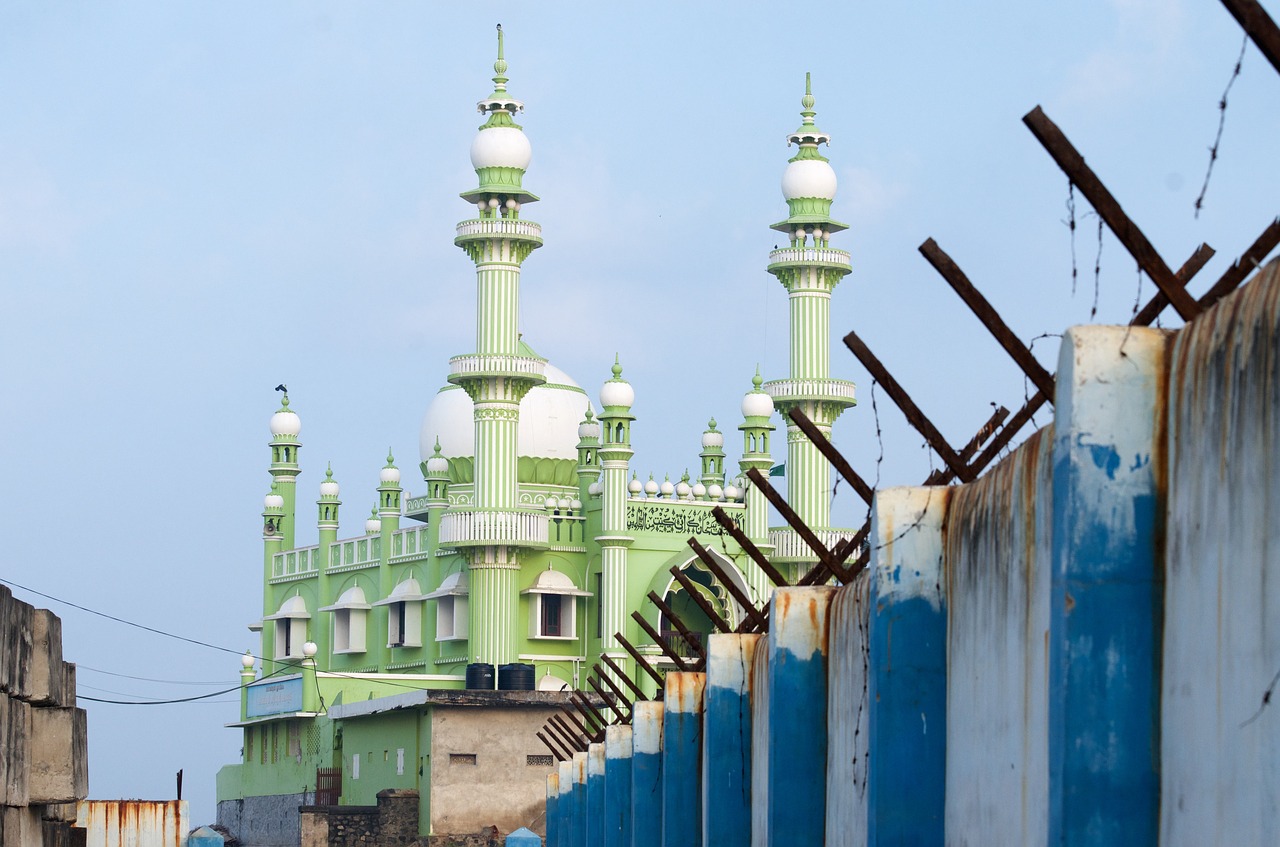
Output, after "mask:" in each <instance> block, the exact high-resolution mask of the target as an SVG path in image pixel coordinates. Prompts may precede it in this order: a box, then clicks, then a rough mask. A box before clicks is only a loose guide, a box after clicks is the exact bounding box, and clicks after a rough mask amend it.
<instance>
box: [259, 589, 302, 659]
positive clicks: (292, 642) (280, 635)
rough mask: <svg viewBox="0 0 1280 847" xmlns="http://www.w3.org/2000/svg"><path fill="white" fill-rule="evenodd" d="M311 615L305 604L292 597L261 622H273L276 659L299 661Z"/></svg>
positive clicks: (299, 599) (296, 597)
mask: <svg viewBox="0 0 1280 847" xmlns="http://www.w3.org/2000/svg"><path fill="white" fill-rule="evenodd" d="M310 618H311V614H310V613H309V612H308V611H307V602H306V601H305V600H303V599H302V598H301V597H298V596H294V597H290V598H288V599H287V600H285V601H284V602H283V603H281V604H280V611H278V612H276V613H275V614H274V615H267V616H266V617H265V618H263V620H267V621H274V622H275V647H276V655H275V657H276V659H301V658H302V645H303V644H305V643H306V641H307V621H308V620H309V619H310Z"/></svg>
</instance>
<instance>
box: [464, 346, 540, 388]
mask: <svg viewBox="0 0 1280 847" xmlns="http://www.w3.org/2000/svg"><path fill="white" fill-rule="evenodd" d="M546 367H547V360H546V359H540V358H538V357H537V356H503V355H501V354H497V353H464V354H463V355H461V356H454V357H453V358H452V359H450V360H449V381H450V382H453V381H454V380H455V378H457V377H467V376H475V375H480V374H484V375H486V376H489V375H501V376H525V377H535V378H540V381H541V380H545V377H543V373H544V371H545V370H546Z"/></svg>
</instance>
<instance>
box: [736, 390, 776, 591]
mask: <svg viewBox="0 0 1280 847" xmlns="http://www.w3.org/2000/svg"><path fill="white" fill-rule="evenodd" d="M763 384H764V381H763V380H762V379H761V378H760V369H759V368H756V375H755V376H754V377H752V378H751V386H752V387H751V390H750V391H748V392H747V393H746V394H745V395H744V396H743V398H742V424H741V425H740V426H739V427H738V429H739V430H741V431H742V459H741V460H740V461H739V462H738V467H739V469H741V470H742V473H743V474H746V472H747V471H749V470H751V469H752V468H755V469H756V470H758V471H760V473H762V474H765V475H768V473H769V468H770V467H772V465H773V457H772V456H770V454H769V438H770V436H771V435H772V433H773V431H774V426H773V424H771V423H769V418H770V417H772V416H773V398H771V397H770V396H769V395H768V393H766V392H765V391H764V389H762V388H761V387H760V386H761V385H763ZM745 500H746V508H745V510H744V511H745V516H744V518H743V520H744V525H743V527H742V531H743V532H745V533H746V534H747V537H748V538H750V539H751V541H752V543H753V544H755V545H756V546H757V547H759V548H760V550H761V551H762V552H763V553H764V554H765V555H766V556H767V555H769V554H770V553H771V552H772V551H773V546H772V545H771V544H770V543H769V502H768V501H767V500H765V498H764V492H762V491H761V490H760V489H759V488H756V487H755V486H754V485H752V484H751V482H750V481H749V480H748V481H747V483H746V491H745ZM744 570H745V572H746V577H747V582H748V583H749V584H750V585H751V588H752V589H753V590H754V591H755V593H756V599H757V600H759V601H764V600H766V599H768V597H769V594H770V593H771V592H772V589H773V582H772V581H771V580H770V579H769V578H768V577H767V576H765V574H764V571H762V570H760V568H759V567H758V566H756V564H755V563H754V562H751V563H749V564H748V565H746V566H745V568H744Z"/></svg>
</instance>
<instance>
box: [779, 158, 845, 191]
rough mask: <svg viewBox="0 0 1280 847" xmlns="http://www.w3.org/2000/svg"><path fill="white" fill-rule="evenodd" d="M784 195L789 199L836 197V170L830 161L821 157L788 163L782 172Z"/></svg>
mask: <svg viewBox="0 0 1280 847" xmlns="http://www.w3.org/2000/svg"><path fill="white" fill-rule="evenodd" d="M782 196H783V197H784V198H786V199H787V200H795V199H797V198H799V197H819V198H822V199H823V200H834V199H836V172H835V170H834V169H832V167H831V165H830V163H828V162H824V161H822V160H821V159H799V160H797V161H795V162H791V163H790V164H788V165H787V169H786V170H785V171H783V172H782Z"/></svg>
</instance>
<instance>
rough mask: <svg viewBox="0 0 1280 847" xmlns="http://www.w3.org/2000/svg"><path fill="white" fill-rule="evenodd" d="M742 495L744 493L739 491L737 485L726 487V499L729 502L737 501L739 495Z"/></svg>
mask: <svg viewBox="0 0 1280 847" xmlns="http://www.w3.org/2000/svg"><path fill="white" fill-rule="evenodd" d="M741 493H742V492H741V491H739V490H738V487H737V486H736V485H726V486H725V487H724V499H726V500H728V501H729V502H730V503H732V502H733V501H734V500H737V499H738V495H739V494H741Z"/></svg>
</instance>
